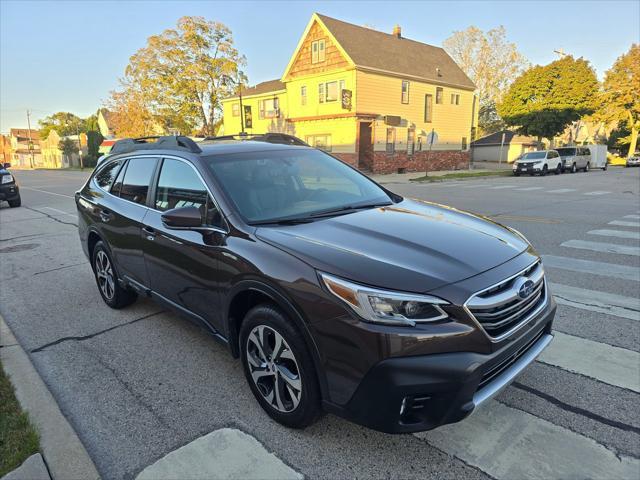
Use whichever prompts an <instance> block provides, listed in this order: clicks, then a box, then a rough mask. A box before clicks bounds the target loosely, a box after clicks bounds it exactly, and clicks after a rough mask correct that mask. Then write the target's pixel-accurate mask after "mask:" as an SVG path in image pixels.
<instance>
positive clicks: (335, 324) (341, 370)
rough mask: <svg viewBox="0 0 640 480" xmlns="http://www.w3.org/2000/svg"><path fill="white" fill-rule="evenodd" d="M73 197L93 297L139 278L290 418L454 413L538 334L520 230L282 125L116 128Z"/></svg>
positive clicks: (118, 292)
mask: <svg viewBox="0 0 640 480" xmlns="http://www.w3.org/2000/svg"><path fill="white" fill-rule="evenodd" d="M76 202H77V207H78V212H79V233H80V240H81V242H82V247H83V249H84V251H85V253H86V254H87V256H88V257H89V259H90V260H91V265H92V267H93V271H94V273H95V279H96V282H97V285H98V289H99V292H100V295H102V298H103V299H104V301H105V303H106V304H107V305H109V306H110V307H112V308H122V307H125V306H126V305H129V304H130V303H132V302H133V301H134V300H135V299H136V297H137V296H139V295H142V296H148V297H152V298H154V299H155V300H156V301H158V302H160V303H161V304H163V305H166V306H168V307H170V308H172V309H173V310H175V311H177V312H179V313H180V314H183V315H184V316H186V317H187V318H189V319H191V320H193V321H195V322H197V323H198V324H200V325H202V326H203V327H204V328H205V329H206V330H207V331H208V332H210V333H211V335H212V336H213V337H215V338H217V339H218V340H220V341H221V342H223V343H224V344H226V345H227V346H228V347H229V350H230V352H231V354H232V355H233V356H234V357H239V358H240V359H241V361H242V364H243V366H244V372H245V376H246V378H247V381H248V383H249V386H250V388H251V390H252V392H253V394H254V395H255V397H256V399H257V401H258V403H260V405H261V406H262V408H263V409H264V410H265V411H266V412H267V413H268V414H269V415H270V416H271V417H273V418H274V419H275V420H277V421H278V422H280V423H283V424H285V425H288V426H291V427H304V426H306V425H309V424H310V423H311V422H313V421H314V420H315V419H317V418H318V416H319V415H320V414H321V413H322V412H331V413H334V414H337V415H340V416H342V417H345V418H347V419H350V420H352V421H355V422H357V423H360V424H362V425H366V426H368V427H371V428H374V429H377V430H382V431H385V432H414V431H420V430H428V429H431V428H435V427H437V426H439V425H443V424H446V423H452V422H457V421H459V420H461V419H463V418H464V417H466V416H467V415H469V414H470V413H471V412H472V411H473V410H474V409H475V408H477V407H479V406H480V405H481V404H482V403H483V402H485V401H486V400H487V399H489V398H491V397H492V396H494V395H495V394H496V393H497V392H499V391H500V390H501V389H502V388H504V387H505V386H506V385H508V384H509V383H510V382H511V381H512V380H513V379H514V378H515V377H516V376H517V375H518V374H519V373H520V372H521V371H522V370H523V369H524V368H525V367H526V366H527V365H528V364H530V363H531V362H532V361H533V360H534V359H535V357H536V356H537V355H538V354H539V353H540V352H541V351H542V350H543V349H544V348H545V347H546V346H547V345H548V344H549V342H550V341H551V340H552V335H551V324H552V321H553V317H554V314H555V309H556V307H555V304H554V301H553V298H552V296H551V294H550V292H549V289H548V285H547V283H546V280H545V275H544V270H543V265H542V263H541V260H540V257H539V256H538V254H537V253H536V252H535V250H534V249H533V247H532V246H531V245H530V244H529V242H528V241H527V240H526V239H525V238H524V237H523V236H522V235H521V234H520V233H518V232H517V231H515V230H513V229H510V228H508V227H504V226H502V225H499V224H497V223H495V222H493V221H491V220H488V219H486V218H482V217H479V216H477V215H474V214H471V213H468V212H463V211H460V210H456V209H454V208H450V207H446V206H442V205H436V204H433V203H428V202H423V201H417V200H411V199H408V198H403V197H401V196H399V195H396V194H394V193H392V192H390V191H389V190H387V189H386V188H384V187H382V186H380V185H378V184H376V183H375V182H374V181H372V180H371V179H369V178H367V177H366V176H364V175H362V174H361V173H359V172H358V171H357V170H355V169H353V168H351V167H350V166H348V165H346V164H344V163H343V162H341V161H340V160H338V159H336V158H334V157H332V156H331V155H329V154H327V153H325V152H322V151H320V150H317V149H314V148H310V147H308V146H305V145H304V144H303V142H301V141H299V140H297V139H295V138H294V137H287V136H256V137H253V138H251V137H249V138H248V139H247V138H246V137H243V138H241V139H233V138H225V139H216V138H214V139H209V140H205V141H202V142H198V143H195V142H194V141H192V140H191V139H189V138H186V137H161V138H156V139H137V140H134V139H127V140H121V141H119V142H117V143H116V144H115V146H114V148H113V150H112V152H111V154H110V155H109V156H108V158H106V159H105V160H104V161H102V162H101V164H100V166H99V167H98V168H97V169H96V171H95V172H94V174H93V175H91V177H90V178H89V180H88V181H87V182H86V184H85V185H84V186H83V187H82V189H81V190H80V191H78V192H77V193H76ZM212 368H215V366H212Z"/></svg>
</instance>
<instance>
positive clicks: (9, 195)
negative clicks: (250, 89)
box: [0, 163, 22, 208]
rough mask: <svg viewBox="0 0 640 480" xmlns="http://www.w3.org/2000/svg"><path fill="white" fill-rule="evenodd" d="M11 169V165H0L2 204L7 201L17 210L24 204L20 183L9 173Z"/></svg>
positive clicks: (0, 197) (0, 198) (0, 195)
mask: <svg viewBox="0 0 640 480" xmlns="http://www.w3.org/2000/svg"><path fill="white" fill-rule="evenodd" d="M9 168H11V164H10V163H0V202H1V201H2V200H6V201H7V203H9V206H10V207H11V208H15V207H19V206H20V205H21V204H22V200H21V198H20V187H19V186H18V182H16V178H15V177H14V176H13V174H12V173H11V172H9Z"/></svg>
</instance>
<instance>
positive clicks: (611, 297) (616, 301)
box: [549, 283, 640, 322]
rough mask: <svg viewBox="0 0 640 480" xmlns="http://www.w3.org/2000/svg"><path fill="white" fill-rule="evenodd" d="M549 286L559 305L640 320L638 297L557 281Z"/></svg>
mask: <svg viewBox="0 0 640 480" xmlns="http://www.w3.org/2000/svg"><path fill="white" fill-rule="evenodd" d="M549 287H550V289H551V293H552V294H553V298H555V300H556V302H557V303H559V304H560V305H566V306H569V307H574V308H579V309H581V310H589V311H591V312H597V313H603V314H605V315H613V316H616V317H621V318H628V319H630V320H636V321H639V322H640V299H638V298H634V297H625V296H622V295H615V294H613V293H605V292H599V291H596V290H587V289H586V288H578V287H571V286H569V285H562V284H559V283H549Z"/></svg>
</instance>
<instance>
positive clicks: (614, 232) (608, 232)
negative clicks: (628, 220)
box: [587, 228, 640, 240]
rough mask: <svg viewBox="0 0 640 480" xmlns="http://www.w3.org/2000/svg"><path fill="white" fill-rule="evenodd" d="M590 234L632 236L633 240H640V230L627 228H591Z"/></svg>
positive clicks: (619, 236)
mask: <svg viewBox="0 0 640 480" xmlns="http://www.w3.org/2000/svg"><path fill="white" fill-rule="evenodd" d="M587 233H588V234H589V235H602V236H604V237H618V238H631V239H632V240H640V232H628V231H625V230H607V229H606V228H605V229H603V230H591V231H589V232H587Z"/></svg>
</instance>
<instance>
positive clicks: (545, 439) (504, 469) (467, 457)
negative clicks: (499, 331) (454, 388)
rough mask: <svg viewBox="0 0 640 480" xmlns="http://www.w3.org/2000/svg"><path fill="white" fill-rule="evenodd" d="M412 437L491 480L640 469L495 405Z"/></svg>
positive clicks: (632, 474)
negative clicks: (474, 468)
mask: <svg viewBox="0 0 640 480" xmlns="http://www.w3.org/2000/svg"><path fill="white" fill-rule="evenodd" d="M552 344H553V343H552ZM414 435H415V436H417V437H418V438H421V439H424V440H425V441H426V442H427V443H429V444H430V445H433V446H434V447H436V448H439V449H440V450H442V451H444V452H445V453H447V454H449V455H454V456H456V457H458V458H459V459H461V460H463V461H464V462H465V463H468V464H469V465H473V466H475V467H476V468H479V469H480V470H482V471H483V472H485V473H487V474H489V475H490V476H491V477H493V478H517V479H522V480H533V479H541V478H549V479H551V478H608V479H614V478H616V479H622V478H628V479H630V478H636V477H637V474H638V469H640V460H638V459H636V458H632V457H627V456H623V455H622V456H616V454H615V453H614V452H612V451H611V450H609V449H607V448H606V447H604V446H603V445H601V444H599V443H597V442H596V441H595V440H592V439H590V438H587V437H585V436H583V435H579V434H577V433H575V432H572V431H571V430H568V429H566V428H563V427H560V426H558V425H554V424H553V423H551V422H549V421H547V420H543V419H542V418H539V417H536V416H534V415H531V414H530V413H527V412H523V411H522V410H518V409H516V408H512V407H508V406H506V405H503V404H501V403H499V402H497V401H495V400H493V401H490V402H487V404H485V405H483V406H482V407H481V408H479V409H478V411H477V412H474V413H473V414H472V415H471V416H470V417H469V418H466V419H465V420H464V421H462V422H459V423H455V424H452V425H445V426H443V427H440V428H438V429H436V430H432V431H430V432H423V433H416V434H414Z"/></svg>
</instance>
